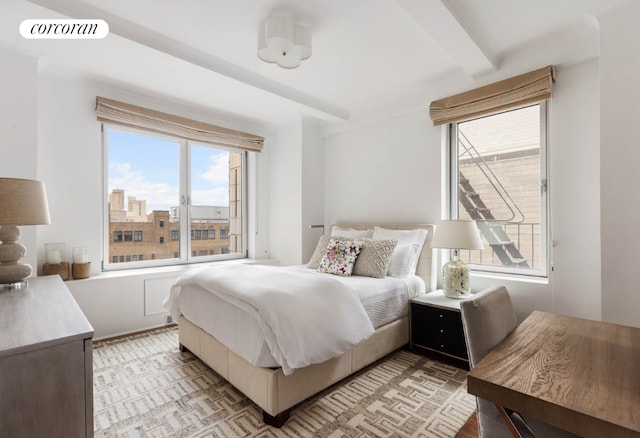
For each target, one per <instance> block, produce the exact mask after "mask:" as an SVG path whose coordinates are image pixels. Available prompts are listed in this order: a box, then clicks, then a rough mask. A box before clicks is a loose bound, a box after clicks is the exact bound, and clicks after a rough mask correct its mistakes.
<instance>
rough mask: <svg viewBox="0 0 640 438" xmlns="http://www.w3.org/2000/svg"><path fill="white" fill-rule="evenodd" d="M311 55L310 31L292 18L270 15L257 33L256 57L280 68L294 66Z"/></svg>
mask: <svg viewBox="0 0 640 438" xmlns="http://www.w3.org/2000/svg"><path fill="white" fill-rule="evenodd" d="M310 56H311V32H310V30H309V28H308V27H307V26H304V25H302V24H300V23H297V22H295V21H294V20H293V19H291V18H289V17H286V16H282V15H272V16H271V17H269V18H268V19H267V20H266V21H265V22H264V24H263V25H262V28H261V29H260V33H259V34H258V57H259V58H260V59H262V60H263V61H265V62H275V63H276V64H278V65H279V66H280V67H282V68H296V67H298V66H299V65H300V63H301V62H302V60H304V59H308V58H309V57H310Z"/></svg>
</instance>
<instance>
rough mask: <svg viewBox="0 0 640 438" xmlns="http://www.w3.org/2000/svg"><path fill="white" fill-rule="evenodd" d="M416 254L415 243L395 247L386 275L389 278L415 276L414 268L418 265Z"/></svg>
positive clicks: (416, 246)
mask: <svg viewBox="0 0 640 438" xmlns="http://www.w3.org/2000/svg"><path fill="white" fill-rule="evenodd" d="M417 254H418V244H416V243H411V244H409V243H405V244H404V245H397V246H396V248H395V249H394V250H393V254H391V261H390V262H389V268H388V269H387V275H388V276H389V277H408V276H410V275H413V274H415V273H416V267H415V266H416V265H417V263H418V256H417ZM414 262H415V264H414Z"/></svg>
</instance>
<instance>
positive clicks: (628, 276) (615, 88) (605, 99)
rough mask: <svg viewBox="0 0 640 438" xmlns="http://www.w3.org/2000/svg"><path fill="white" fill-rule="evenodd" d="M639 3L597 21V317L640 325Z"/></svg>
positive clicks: (629, 3)
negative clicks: (599, 306)
mask: <svg viewBox="0 0 640 438" xmlns="http://www.w3.org/2000/svg"><path fill="white" fill-rule="evenodd" d="M638 17H640V2H638V1H628V2H626V3H624V4H622V5H620V7H618V8H615V9H612V10H610V11H608V12H607V13H605V14H603V15H602V16H601V17H599V22H600V51H601V55H600V95H601V108H600V114H601V119H600V142H601V150H600V155H601V157H600V160H601V162H600V169H601V179H600V190H601V198H602V209H601V236H602V291H603V293H602V318H603V320H605V321H610V322H616V323H621V324H626V325H632V326H637V327H640V312H639V311H638V309H640V288H639V286H638V285H639V284H640V269H639V268H638V259H639V258H638V255H637V254H638V248H640V231H638V225H639V224H640V202H639V201H640V195H638V189H637V178H638V163H640V146H639V142H638V118H639V117H640V104H639V103H638V102H640V86H639V85H638V78H640V55H638V50H637V48H636V42H637V41H639V40H640V27H639V26H638Z"/></svg>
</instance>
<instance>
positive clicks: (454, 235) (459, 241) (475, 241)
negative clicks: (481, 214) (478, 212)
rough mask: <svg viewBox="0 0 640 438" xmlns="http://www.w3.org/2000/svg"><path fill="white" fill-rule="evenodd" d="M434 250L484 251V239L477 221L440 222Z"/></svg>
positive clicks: (434, 238) (433, 244) (434, 237)
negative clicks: (481, 236)
mask: <svg viewBox="0 0 640 438" xmlns="http://www.w3.org/2000/svg"><path fill="white" fill-rule="evenodd" d="M431 247H432V248H447V249H483V248H484V245H483V244H482V239H481V238H480V232H479V231H478V226H477V225H476V221H472V220H445V221H440V223H439V224H438V225H437V226H436V231H435V234H434V236H433V242H431Z"/></svg>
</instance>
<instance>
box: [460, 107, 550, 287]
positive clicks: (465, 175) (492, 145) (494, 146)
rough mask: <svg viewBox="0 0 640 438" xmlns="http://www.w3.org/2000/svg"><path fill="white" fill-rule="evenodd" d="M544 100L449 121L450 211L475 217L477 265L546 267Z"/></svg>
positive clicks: (470, 255) (524, 269)
mask: <svg viewBox="0 0 640 438" xmlns="http://www.w3.org/2000/svg"><path fill="white" fill-rule="evenodd" d="M546 120H547V116H546V102H544V101H543V102H541V103H538V104H535V105H529V106H526V107H522V108H517V109H513V110H509V111H504V112H500V113H497V114H492V115H488V116H484V117H478V118H473V119H469V120H464V121H460V122H456V123H452V124H450V125H449V126H450V135H449V139H450V142H449V143H450V163H451V170H450V171H451V190H450V199H451V207H450V208H451V217H452V218H454V219H455V218H458V219H474V220H475V221H476V223H477V224H478V228H479V230H480V234H481V236H482V240H483V242H484V250H481V251H468V250H467V251H465V250H462V251H460V256H461V257H462V259H463V260H464V261H465V262H466V263H468V264H469V266H470V267H471V269H472V270H475V271H489V272H504V273H512V274H523V275H535V276H546V275H547V252H548V244H547V242H548V236H547V191H546V189H547V184H546V178H547V177H546V169H547V166H546Z"/></svg>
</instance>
